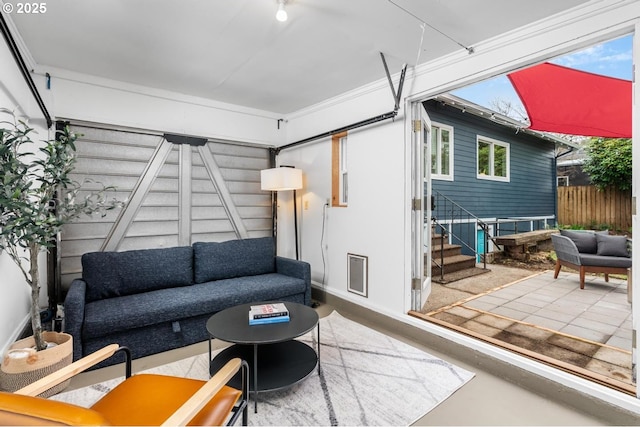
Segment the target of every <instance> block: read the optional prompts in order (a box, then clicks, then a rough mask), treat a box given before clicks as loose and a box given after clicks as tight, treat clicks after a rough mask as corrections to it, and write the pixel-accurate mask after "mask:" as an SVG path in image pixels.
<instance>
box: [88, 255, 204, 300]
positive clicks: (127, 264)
mask: <svg viewBox="0 0 640 427" xmlns="http://www.w3.org/2000/svg"><path fill="white" fill-rule="evenodd" d="M192 251H193V249H192V248H191V246H178V247H171V248H161V249H143V250H133V251H124V252H91V253H86V254H84V255H82V278H83V280H84V281H85V282H86V283H87V294H86V301H87V302H91V301H97V300H101V299H104V298H113V297H119V296H124V295H132V294H137V293H142V292H148V291H154V290H158V289H166V288H175V287H179V286H188V285H190V284H191V283H192V281H193V252H192ZM169 260H170V261H171V262H167V261H169Z"/></svg>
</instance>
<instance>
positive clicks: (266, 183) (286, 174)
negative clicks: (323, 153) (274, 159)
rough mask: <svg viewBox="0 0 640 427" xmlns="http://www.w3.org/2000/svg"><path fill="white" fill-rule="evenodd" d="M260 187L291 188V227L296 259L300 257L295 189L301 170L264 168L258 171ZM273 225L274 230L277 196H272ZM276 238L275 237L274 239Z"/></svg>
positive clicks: (284, 167) (299, 182) (297, 186)
mask: <svg viewBox="0 0 640 427" xmlns="http://www.w3.org/2000/svg"><path fill="white" fill-rule="evenodd" d="M260 188H261V189H262V190H267V191H274V192H277V191H290V190H293V227H294V233H295V239H296V259H300V258H299V257H300V255H299V251H298V202H297V196H296V190H299V189H301V188H302V170H301V169H296V168H295V167H293V166H280V167H279V168H272V169H264V170H261V171H260ZM271 200H272V208H273V221H274V223H273V227H274V230H276V227H277V220H276V211H277V207H276V203H277V198H275V197H272V199H271ZM276 240H277V239H276Z"/></svg>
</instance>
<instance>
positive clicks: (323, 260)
mask: <svg viewBox="0 0 640 427" xmlns="http://www.w3.org/2000/svg"><path fill="white" fill-rule="evenodd" d="M328 207H329V203H325V204H324V206H323V207H322V234H321V235H320V254H321V255H322V285H323V286H324V284H325V283H324V279H325V275H326V274H327V265H326V263H325V259H324V225H325V222H326V220H327V208H328Z"/></svg>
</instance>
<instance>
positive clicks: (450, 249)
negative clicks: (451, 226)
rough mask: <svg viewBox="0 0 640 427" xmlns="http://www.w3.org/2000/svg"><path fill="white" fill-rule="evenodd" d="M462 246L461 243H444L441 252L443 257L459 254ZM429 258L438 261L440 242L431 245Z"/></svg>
mask: <svg viewBox="0 0 640 427" xmlns="http://www.w3.org/2000/svg"><path fill="white" fill-rule="evenodd" d="M461 251H462V246H461V245H451V244H449V243H445V244H444V245H442V252H443V254H444V257H445V258H446V257H449V256H454V255H461ZM431 258H433V259H434V260H436V261H438V262H439V260H440V243H437V244H434V245H433V246H431Z"/></svg>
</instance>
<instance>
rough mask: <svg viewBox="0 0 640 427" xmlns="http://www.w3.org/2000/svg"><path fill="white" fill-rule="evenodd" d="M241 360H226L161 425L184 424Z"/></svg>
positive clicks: (212, 394)
mask: <svg viewBox="0 0 640 427" xmlns="http://www.w3.org/2000/svg"><path fill="white" fill-rule="evenodd" d="M241 366H242V360H241V359H239V358H235V359H231V360H230V361H228V362H227V363H226V364H225V365H224V366H223V367H222V368H221V369H220V370H219V371H218V372H217V373H216V374H215V375H214V376H212V377H211V379H209V381H207V382H206V383H205V384H204V385H203V386H202V387H201V388H200V389H199V390H198V391H197V392H196V393H195V394H194V395H193V396H191V398H189V400H187V401H186V402H185V403H184V404H183V405H182V406H181V407H180V408H178V410H176V411H175V412H174V413H173V415H171V416H170V417H169V418H168V419H167V420H166V421H165V422H164V423H163V424H162V425H163V426H184V425H187V424H188V423H189V421H190V420H191V419H192V418H193V417H195V416H196V415H197V414H198V413H199V412H200V410H202V408H203V407H204V406H205V405H206V404H207V403H208V402H209V400H211V399H212V398H213V396H215V395H216V394H217V393H218V392H219V391H220V389H222V387H224V385H225V384H227V383H228V382H229V380H230V379H231V378H232V377H233V376H234V375H235V374H236V373H237V372H238V371H239V370H240V367H241Z"/></svg>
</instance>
